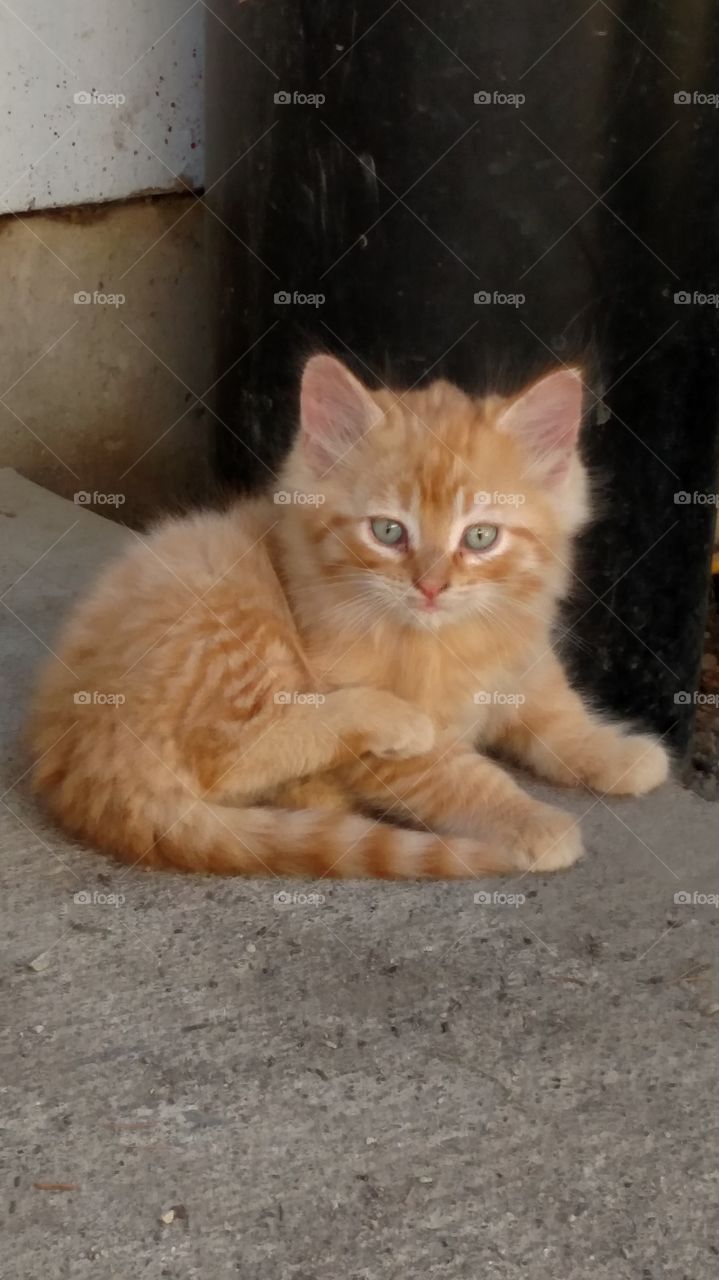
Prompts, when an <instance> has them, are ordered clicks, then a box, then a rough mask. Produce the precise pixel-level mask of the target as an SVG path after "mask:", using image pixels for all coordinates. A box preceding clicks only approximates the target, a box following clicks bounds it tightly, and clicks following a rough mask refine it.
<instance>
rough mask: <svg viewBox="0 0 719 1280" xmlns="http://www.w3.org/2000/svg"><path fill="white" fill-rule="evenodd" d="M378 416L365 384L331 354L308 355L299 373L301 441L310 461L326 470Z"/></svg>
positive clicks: (368, 428)
mask: <svg viewBox="0 0 719 1280" xmlns="http://www.w3.org/2000/svg"><path fill="white" fill-rule="evenodd" d="M381 418H382V410H381V409H380V408H379V406H378V405H377V404H376V403H375V401H374V400H373V399H372V396H371V395H370V393H369V391H368V390H367V389H366V387H363V386H362V383H361V382H360V381H359V379H357V378H355V376H354V374H353V373H350V371H349V369H348V368H346V366H345V365H343V364H342V362H341V361H340V360H335V358H334V356H325V355H318V356H312V357H311V358H310V359H309V360H308V361H307V364H306V365H305V368H304V373H303V374H302V389H301V392H300V419H301V431H302V436H301V439H302V444H303V447H304V450H305V454H306V456H307V458H308V460H309V461H310V463H311V464H312V465H313V466H314V467H316V468H318V469H320V470H322V471H327V470H329V469H330V468H331V467H332V466H333V465H334V464H335V463H336V462H339V461H340V460H341V459H342V458H343V457H344V455H345V454H346V453H349V451H350V450H351V448H352V446H353V445H354V444H356V443H357V441H358V440H360V439H361V438H362V436H363V435H365V434H366V432H367V431H369V430H370V428H371V427H373V426H374V425H375V424H376V423H377V422H379V420H380V419H381Z"/></svg>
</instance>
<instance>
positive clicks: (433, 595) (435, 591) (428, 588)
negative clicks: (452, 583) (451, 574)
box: [414, 578, 449, 604]
mask: <svg viewBox="0 0 719 1280" xmlns="http://www.w3.org/2000/svg"><path fill="white" fill-rule="evenodd" d="M414 585H415V586H416V588H417V590H418V591H421V592H422V595H423V596H424V598H425V600H428V601H429V603H430V604H434V602H435V600H436V599H437V596H438V595H439V593H440V591H446V590H447V587H448V586H449V583H448V582H427V581H424V582H423V581H422V579H421V578H420V579H419V580H418V581H417V582H415V584H414Z"/></svg>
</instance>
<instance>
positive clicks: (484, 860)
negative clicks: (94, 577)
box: [32, 355, 667, 878]
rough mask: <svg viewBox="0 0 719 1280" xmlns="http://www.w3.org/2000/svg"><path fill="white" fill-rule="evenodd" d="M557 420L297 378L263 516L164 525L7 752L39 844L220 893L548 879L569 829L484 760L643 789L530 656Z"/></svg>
mask: <svg viewBox="0 0 719 1280" xmlns="http://www.w3.org/2000/svg"><path fill="white" fill-rule="evenodd" d="M580 417H581V379H580V377H579V374H578V373H577V372H576V371H560V372H557V373H553V374H550V375H549V376H547V377H546V378H543V379H541V380H540V381H539V382H537V383H535V384H533V386H531V387H530V388H528V389H527V390H526V391H525V392H523V393H522V394H521V395H519V396H517V397H514V398H513V399H510V400H504V399H500V398H499V397H492V398H489V399H485V400H482V401H480V400H473V399H471V398H469V397H468V396H466V395H464V394H463V393H462V392H461V391H459V390H458V389H457V388H456V387H454V386H452V385H450V384H449V383H447V382H435V383H433V384H432V385H431V386H429V387H427V389H426V390H422V391H413V392H410V393H407V394H406V395H405V396H403V397H396V396H394V395H392V394H390V393H389V392H387V391H378V392H374V391H373V392H369V391H368V390H367V389H366V388H365V387H363V386H362V385H361V384H360V383H359V382H358V381H357V379H356V378H354V377H353V375H352V374H350V372H349V371H348V370H347V369H346V368H345V367H344V366H343V365H342V364H341V363H340V362H339V361H337V360H334V359H332V358H330V357H329V356H323V355H320V356H314V357H312V359H310V360H309V362H308V364H307V366H306V368H305V371H304V376H303V381H302V395H301V428H300V432H299V434H298V438H297V442H296V444H295V447H294V449H293V450H292V452H291V454H290V456H289V458H288V460H287V463H286V466H285V468H284V471H283V475H282V477H281V485H280V489H281V490H282V495H281V496H283V497H288V498H289V501H274V502H273V500H272V496H270V497H267V498H260V499H256V500H252V501H247V500H245V501H242V502H239V503H237V504H236V505H235V506H233V507H232V508H231V509H230V510H229V511H227V512H225V513H222V514H200V515H195V516H192V517H190V518H187V519H182V520H170V521H168V522H166V523H165V524H163V525H161V526H160V527H159V528H158V529H157V530H156V531H155V532H154V533H152V534H151V535H150V536H149V537H148V538H147V539H146V540H145V541H144V542H143V544H142V545H138V546H135V547H134V548H133V549H131V551H130V552H129V554H127V555H126V556H125V557H124V558H123V559H122V560H121V561H120V562H119V563H118V564H115V565H113V566H111V567H110V569H109V570H108V571H107V572H106V573H105V574H104V575H103V576H102V578H101V579H100V582H99V583H98V585H97V586H96V587H95V588H94V590H93V591H92V593H91V595H90V596H89V598H88V599H87V600H85V601H84V602H83V603H82V604H81V605H80V607H79V608H78V609H77V611H76V612H75V615H74V617H73V618H72V619H71V621H70V624H69V626H68V627H67V629H66V631H65V634H64V636H63V638H62V641H61V644H60V647H59V658H58V660H56V661H54V662H53V663H52V665H51V666H50V667H49V668H48V669H47V670H46V672H45V674H44V677H43V679H42V682H41V687H40V689H39V691H38V695H37V700H36V706H35V712H34V720H33V728H32V741H33V750H34V755H35V760H36V763H35V771H34V778H35V784H36V786H37V788H38V790H39V791H40V792H41V793H42V795H43V796H44V798H45V800H46V802H47V804H48V805H49V807H50V809H51V810H52V812H53V813H54V814H55V815H56V817H57V819H58V821H59V822H60V824H61V825H62V826H63V827H64V828H65V829H66V830H67V831H68V832H69V833H70V834H72V835H74V836H77V837H79V838H80V839H83V840H86V841H88V842H90V843H92V844H94V845H96V846H97V847H98V848H101V849H104V850H108V851H111V852H113V853H115V854H117V855H119V856H120V857H121V858H123V859H125V860H126V861H128V862H130V863H135V862H140V863H144V864H146V865H150V866H173V867H178V868H181V869H183V870H188V871H191V870H197V871H211V872H217V873H220V874H257V873H260V874H261V873H262V872H264V871H271V872H274V873H282V874H289V873H297V874H305V875H312V876H324V875H332V876H362V875H369V876H384V877H408V878H409V877H416V876H465V875H473V874H483V873H487V872H499V873H502V872H512V871H516V870H518V869H523V868H529V869H530V870H536V871H549V870H552V869H556V868H559V867H566V866H569V865H570V864H571V863H572V862H574V861H575V859H576V858H577V857H578V856H579V854H580V852H581V841H580V834H579V830H578V827H577V826H576V824H575V823H574V822H573V820H572V819H571V818H570V817H569V816H568V815H567V814H565V813H563V812H562V811H561V810H559V809H556V808H553V807H550V806H548V805H544V804H541V803H539V802H538V801H536V800H534V799H532V798H530V797H529V796H528V795H527V794H526V793H525V792H524V791H523V790H522V789H521V788H520V787H518V786H517V785H516V784H515V783H514V781H512V779H511V778H510V777H509V775H508V774H507V773H506V772H504V770H503V769H502V768H501V766H500V765H499V764H497V763H494V762H493V761H490V760H489V759H487V757H486V755H483V754H481V752H482V751H483V750H484V749H488V748H492V750H493V752H495V753H500V754H501V753H504V754H505V755H506V756H507V757H509V758H511V759H514V760H517V761H520V762H521V763H523V764H525V765H526V766H528V767H529V768H530V769H532V770H533V771H534V772H535V773H537V774H539V775H540V776H542V777H544V778H548V779H550V780H551V781H553V782H555V783H561V784H564V785H569V786H573V785H585V786H589V787H592V788H595V789H596V790H598V791H601V792H610V793H614V794H620V793H627V794H638V793H640V792H643V791H647V790H649V789H650V788H651V787H654V786H656V785H658V784H659V783H660V782H662V781H663V780H664V778H665V777H666V774H667V757H666V754H665V752H664V750H663V749H662V747H661V746H660V745H659V744H658V743H657V742H656V741H655V740H654V739H652V738H651V737H649V736H644V735H633V734H628V733H626V732H624V731H623V730H622V729H620V728H616V727H613V726H611V725H609V724H608V723H606V722H603V720H602V719H601V717H600V716H598V715H596V714H594V713H592V712H591V711H589V710H588V709H587V708H586V707H585V706H584V705H583V703H582V700H581V698H580V697H579V696H578V695H577V694H576V693H575V692H574V691H573V690H572V689H571V688H570V687H569V685H568V683H567V679H566V677H565V675H564V672H563V670H562V667H561V665H560V663H559V661H558V660H557V658H556V656H555V655H554V653H553V651H552V645H551V640H550V630H551V627H552V623H553V621H554V618H555V613H556V608H557V602H558V600H559V598H560V597H561V595H562V594H563V592H564V591H565V589H566V587H567V584H568V576H569V569H568V565H569V562H570V558H571V547H572V538H573V535H574V534H575V533H576V531H577V530H578V529H579V528H580V526H581V525H582V524H583V523H584V521H585V520H586V518H587V514H588V507H587V493H586V479H585V474H584V470H583V468H582V465H581V462H580V460H579V456H578V453H577V449H576V441H577V435H578V431H579V425H580ZM373 518H375V519H377V518H383V519H386V520H392V521H394V522H398V523H400V524H401V525H402V526H403V529H404V530H405V532H404V533H403V534H402V539H401V541H400V542H399V543H398V544H396V545H394V546H388V545H386V543H383V542H381V541H379V540H378V538H377V536H375V533H373V530H372V524H371V520H372V519H373ZM473 524H483V525H490V526H493V527H496V528H497V529H498V536H497V538H496V540H495V541H494V542H493V543H492V544H491V545H489V546H488V547H487V549H486V550H472V549H470V548H469V547H467V546H466V545H465V544H464V543H463V537H464V533H465V530H466V528H467V527H468V526H471V525H473ZM393 527H394V526H393ZM488 536H490V537H491V536H492V535H491V533H490V535H488ZM80 690H83V691H87V692H88V693H90V694H91V695H93V700H91V701H90V702H89V703H84V704H83V703H80V704H78V702H77V701H76V699H75V696H74V695H76V694H77V692H78V691H80ZM98 694H99V695H101V697H106V696H107V695H118V694H120V695H122V697H123V698H124V701H123V702H119V700H118V703H113V702H112V701H110V702H107V701H104V702H103V701H102V700H100V699H98V698H97V696H95V695H98ZM476 748H478V750H477V749H476ZM378 815H384V817H385V818H390V819H391V818H397V819H399V820H400V822H401V823H402V825H397V824H396V823H392V822H391V821H390V822H388V821H378V820H377V817H378ZM411 827H414V828H415V829H414V830H412V829H411Z"/></svg>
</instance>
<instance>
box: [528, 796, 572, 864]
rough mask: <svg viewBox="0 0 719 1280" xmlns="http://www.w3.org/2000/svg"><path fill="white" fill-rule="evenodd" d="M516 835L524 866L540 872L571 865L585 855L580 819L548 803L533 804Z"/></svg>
mask: <svg viewBox="0 0 719 1280" xmlns="http://www.w3.org/2000/svg"><path fill="white" fill-rule="evenodd" d="M513 835H514V846H515V848H516V850H517V852H518V853H519V855H520V856H521V858H522V860H523V861H524V862H525V866H526V867H527V868H528V869H529V870H530V871H533V872H535V873H536V874H537V875H541V874H542V873H543V872H544V871H561V870H562V869H563V868H564V867H571V866H572V864H573V863H574V862H576V861H577V859H578V858H581V856H582V833H581V831H580V829H579V823H578V822H577V821H576V819H574V818H573V817H572V815H571V814H569V813H563V812H562V810H561V809H554V808H553V807H552V805H549V804H539V803H534V804H532V805H531V806H530V807H529V808H528V809H527V811H526V813H525V815H524V817H523V818H522V819H521V820H520V821H519V822H518V823H517V825H516V827H515V829H514V833H513Z"/></svg>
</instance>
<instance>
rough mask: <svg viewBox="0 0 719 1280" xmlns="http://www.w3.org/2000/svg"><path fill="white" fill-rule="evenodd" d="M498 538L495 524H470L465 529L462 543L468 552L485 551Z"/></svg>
mask: <svg viewBox="0 0 719 1280" xmlns="http://www.w3.org/2000/svg"><path fill="white" fill-rule="evenodd" d="M498 537H499V529H498V528H497V526H496V524H471V525H470V526H469V528H468V529H465V531H464V536H463V538H462V542H463V544H464V546H465V547H468V548H469V550H470V551H486V550H487V547H491V546H492V543H493V542H496V541H497V538H498Z"/></svg>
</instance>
